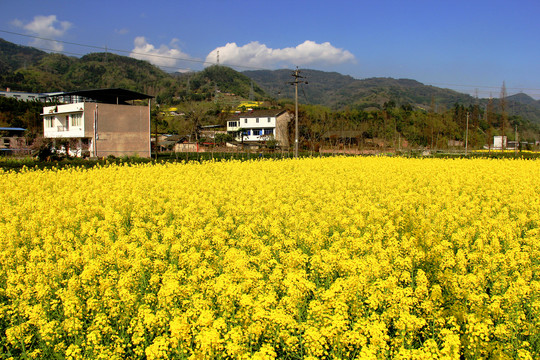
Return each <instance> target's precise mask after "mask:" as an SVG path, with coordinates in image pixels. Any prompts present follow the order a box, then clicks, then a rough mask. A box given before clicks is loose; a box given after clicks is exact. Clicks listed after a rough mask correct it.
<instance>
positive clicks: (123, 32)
mask: <svg viewBox="0 0 540 360" xmlns="http://www.w3.org/2000/svg"><path fill="white" fill-rule="evenodd" d="M114 32H115V33H117V34H118V35H126V34H127V33H129V29H128V28H122V29H115V30H114Z"/></svg>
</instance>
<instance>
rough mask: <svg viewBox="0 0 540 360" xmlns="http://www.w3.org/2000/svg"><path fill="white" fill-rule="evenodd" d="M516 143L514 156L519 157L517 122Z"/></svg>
mask: <svg viewBox="0 0 540 360" xmlns="http://www.w3.org/2000/svg"><path fill="white" fill-rule="evenodd" d="M515 138H516V145H514V156H515V157H517V153H518V147H519V140H518V133H517V124H516V136H515Z"/></svg>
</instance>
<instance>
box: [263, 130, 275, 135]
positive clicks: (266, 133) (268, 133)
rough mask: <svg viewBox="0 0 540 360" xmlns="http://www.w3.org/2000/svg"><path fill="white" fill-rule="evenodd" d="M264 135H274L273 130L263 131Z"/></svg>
mask: <svg viewBox="0 0 540 360" xmlns="http://www.w3.org/2000/svg"><path fill="white" fill-rule="evenodd" d="M264 135H274V129H264Z"/></svg>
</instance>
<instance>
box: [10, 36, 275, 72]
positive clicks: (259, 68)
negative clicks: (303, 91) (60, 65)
mask: <svg viewBox="0 0 540 360" xmlns="http://www.w3.org/2000/svg"><path fill="white" fill-rule="evenodd" d="M0 32H3V33H6V34H11V35H18V36H23V37H29V38H33V39H39V40H45V41H54V42H57V43H61V44H67V45H75V46H81V47H87V48H91V49H97V50H105V51H106V52H109V51H114V52H119V53H127V54H130V55H131V54H133V55H140V56H145V57H155V58H162V59H169V60H179V61H189V62H194V63H199V64H209V65H220V63H219V60H218V63H216V62H213V61H204V60H198V59H191V58H181V57H175V56H168V55H158V54H148V53H140V52H135V51H130V50H122V49H113V48H109V47H106V46H105V47H104V46H96V45H88V44H81V43H76V42H71V41H64V40H56V39H50V38H44V37H40V36H35V35H27V34H22V33H17V32H13V31H7V30H1V29H0ZM52 51H55V50H52ZM57 52H59V51H57ZM221 64H222V65H227V66H230V67H235V68H243V69H252V70H270V69H265V68H261V67H254V66H246V65H237V64H224V63H221Z"/></svg>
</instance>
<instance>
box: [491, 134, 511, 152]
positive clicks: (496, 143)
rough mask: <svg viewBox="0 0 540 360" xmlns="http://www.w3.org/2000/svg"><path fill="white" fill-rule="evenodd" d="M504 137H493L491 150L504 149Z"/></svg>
mask: <svg viewBox="0 0 540 360" xmlns="http://www.w3.org/2000/svg"><path fill="white" fill-rule="evenodd" d="M506 140H507V139H506V136H494V137H493V147H492V149H499V150H500V149H502V148H503V147H504V148H505V149H506V148H507V146H506V145H507V144H506Z"/></svg>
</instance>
